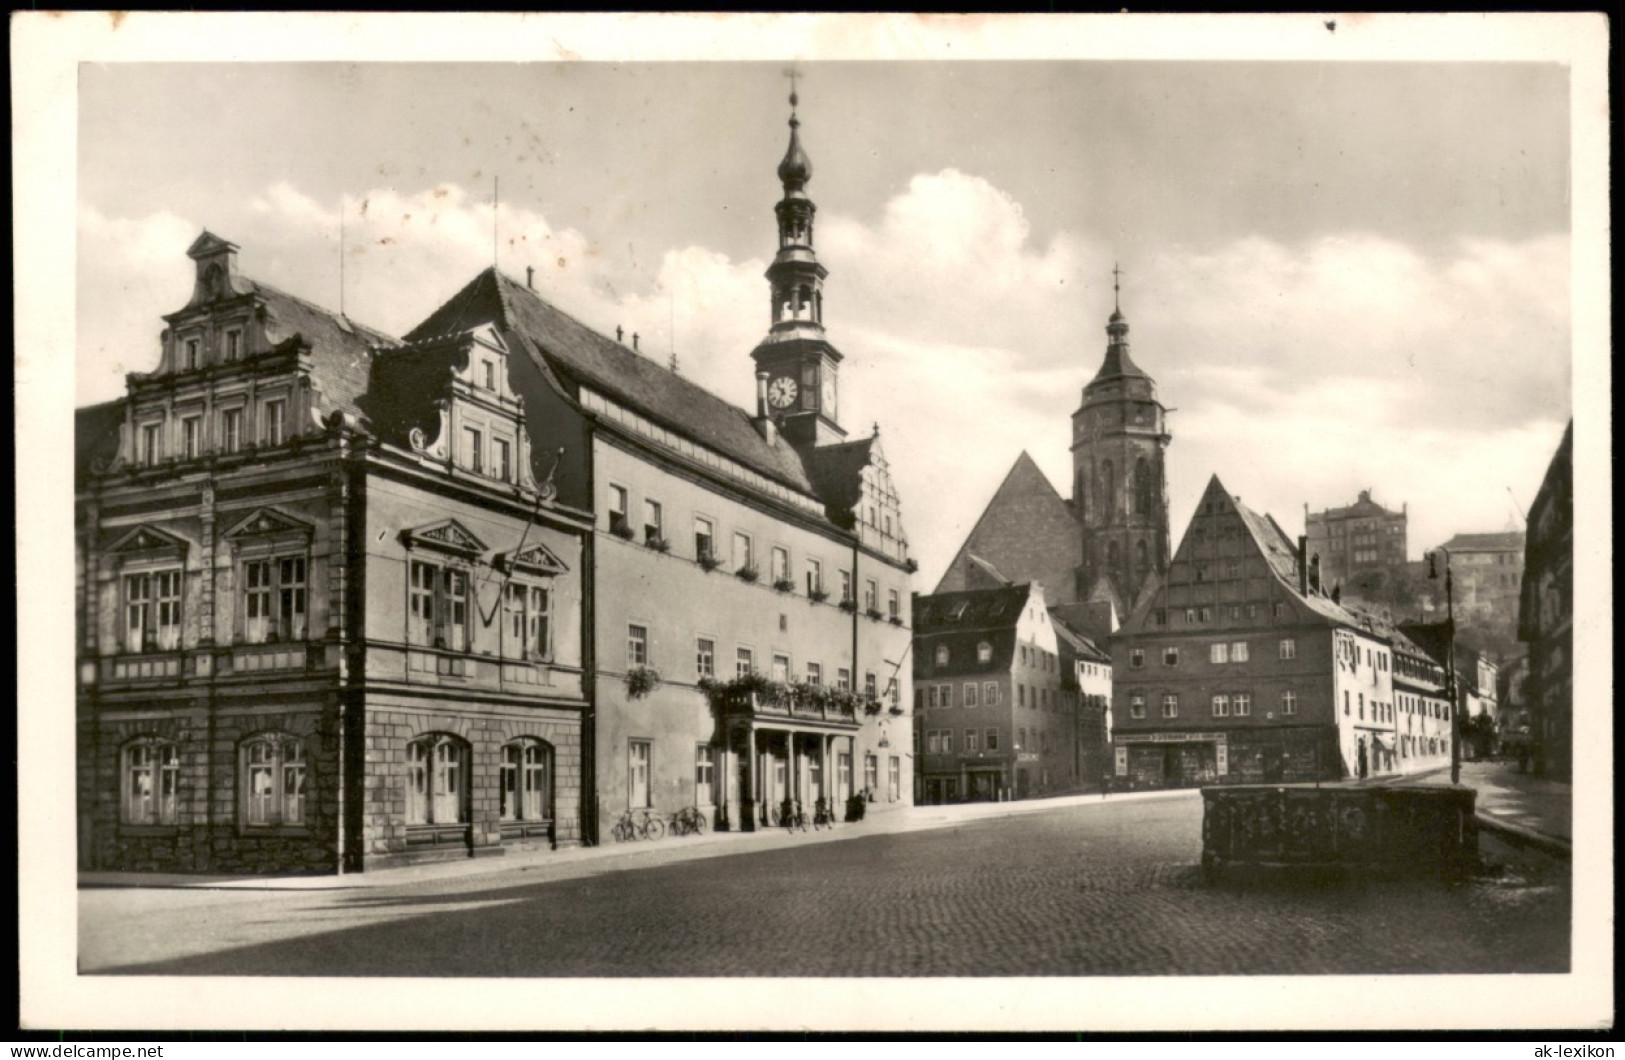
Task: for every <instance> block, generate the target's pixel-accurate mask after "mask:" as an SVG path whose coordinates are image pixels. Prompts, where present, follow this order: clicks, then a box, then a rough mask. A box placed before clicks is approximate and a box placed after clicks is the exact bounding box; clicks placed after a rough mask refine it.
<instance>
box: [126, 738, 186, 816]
mask: <svg viewBox="0 0 1625 1060" xmlns="http://www.w3.org/2000/svg"><path fill="white" fill-rule="evenodd" d="M124 756H125V758H124V760H125V785H124V822H125V823H126V824H138V825H164V824H174V823H175V821H176V816H177V814H176V810H177V809H178V805H177V804H178V802H179V798H178V795H179V791H180V777H181V764H180V756H179V755H178V754H177V753H176V751H175V745H174V744H137V745H135V746H134V747H131V748H130V749H129V750H127V751H125V752H124Z"/></svg>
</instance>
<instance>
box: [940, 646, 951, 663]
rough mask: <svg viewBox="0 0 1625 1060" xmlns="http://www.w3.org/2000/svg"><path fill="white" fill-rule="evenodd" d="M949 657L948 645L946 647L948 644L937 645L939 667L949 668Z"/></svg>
mask: <svg viewBox="0 0 1625 1060" xmlns="http://www.w3.org/2000/svg"><path fill="white" fill-rule="evenodd" d="M948 657H949V656H948V645H946V644H938V645H937V665H938V666H947V665H948Z"/></svg>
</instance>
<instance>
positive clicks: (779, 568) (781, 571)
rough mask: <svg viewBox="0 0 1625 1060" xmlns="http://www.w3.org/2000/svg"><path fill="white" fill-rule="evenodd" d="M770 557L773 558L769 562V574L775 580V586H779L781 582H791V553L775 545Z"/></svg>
mask: <svg viewBox="0 0 1625 1060" xmlns="http://www.w3.org/2000/svg"><path fill="white" fill-rule="evenodd" d="M769 555H770V557H771V558H770V560H769V566H770V568H771V569H770V571H769V574H770V576H771V577H772V579H773V584H775V585H777V584H779V583H780V582H787V581H789V580H790V553H789V551H787V550H786V549H783V548H780V547H779V546H778V545H774V546H773V551H772V552H771V553H769Z"/></svg>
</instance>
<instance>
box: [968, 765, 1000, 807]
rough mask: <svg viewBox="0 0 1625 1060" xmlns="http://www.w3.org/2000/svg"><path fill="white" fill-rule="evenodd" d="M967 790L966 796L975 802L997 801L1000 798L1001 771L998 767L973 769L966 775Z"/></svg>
mask: <svg viewBox="0 0 1625 1060" xmlns="http://www.w3.org/2000/svg"><path fill="white" fill-rule="evenodd" d="M965 781H966V785H967V791H966V793H965V795H966V798H969V799H971V800H972V801H974V802H997V801H998V798H999V771H998V770H996V769H985V770H984V769H978V770H972V771H971V772H970V773H968V774H966V777H965Z"/></svg>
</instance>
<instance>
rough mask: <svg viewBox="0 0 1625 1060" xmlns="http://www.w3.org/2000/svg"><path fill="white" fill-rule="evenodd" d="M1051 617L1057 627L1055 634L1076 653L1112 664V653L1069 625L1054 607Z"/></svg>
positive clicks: (1091, 660) (1095, 660)
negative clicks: (1056, 612) (1057, 613)
mask: <svg viewBox="0 0 1625 1060" xmlns="http://www.w3.org/2000/svg"><path fill="white" fill-rule="evenodd" d="M1049 619H1050V624H1051V625H1052V626H1054V627H1055V636H1056V637H1058V638H1059V639H1060V640H1061V642H1062V643H1064V644H1065V645H1066V646H1067V647H1069V648H1071V649H1072V651H1073V653H1074V654H1076V655H1077V656H1079V657H1080V658H1084V659H1087V660H1089V661H1090V662H1095V663H1105V664H1107V665H1110V663H1111V661H1112V657H1111V653H1110V652H1108V651H1106V650H1105V649H1103V648H1101V647H1100V645H1098V644H1096V643H1095V642H1094V641H1093V640H1091V639H1090V638H1089V637H1086V636H1084V635H1083V634H1082V633H1080V632H1078V631H1077V630H1075V629H1073V628H1072V627H1071V626H1069V625H1067V623H1066V621H1065V620H1064V619H1062V618H1060V617H1059V616H1057V615H1056V614H1055V611H1054V609H1051V610H1050V613H1049Z"/></svg>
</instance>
